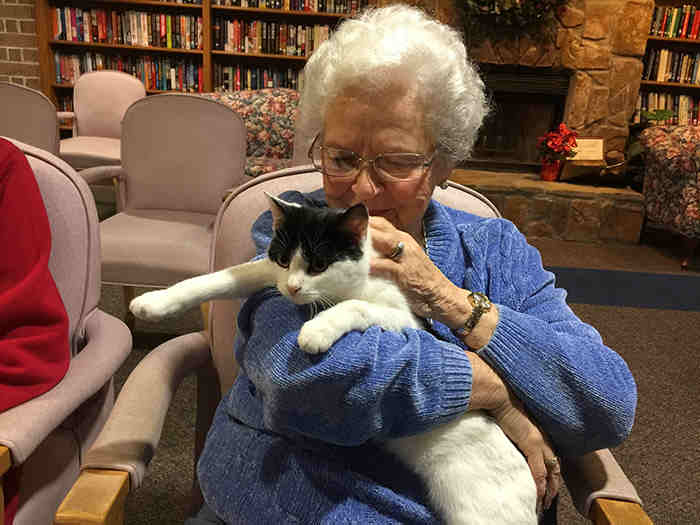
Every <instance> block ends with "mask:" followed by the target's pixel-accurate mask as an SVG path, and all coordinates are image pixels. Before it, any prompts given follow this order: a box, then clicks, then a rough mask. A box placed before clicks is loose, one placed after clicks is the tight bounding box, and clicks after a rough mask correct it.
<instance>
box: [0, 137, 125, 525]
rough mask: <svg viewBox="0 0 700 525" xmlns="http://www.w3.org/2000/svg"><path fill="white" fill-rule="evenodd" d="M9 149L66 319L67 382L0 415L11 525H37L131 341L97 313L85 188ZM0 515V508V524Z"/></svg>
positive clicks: (80, 453)
mask: <svg viewBox="0 0 700 525" xmlns="http://www.w3.org/2000/svg"><path fill="white" fill-rule="evenodd" d="M12 142H14V144H15V145H16V146H17V147H18V148H19V149H20V150H21V151H22V152H24V154H25V156H26V158H27V160H28V161H29V164H30V166H31V168H32V170H33V171H34V174H35V176H36V179H37V182H38V185H39V189H40V191H41V195H42V197H43V200H44V204H45V206H46V211H47V214H48V217H49V222H50V227H51V237H52V250H51V256H50V259H49V269H50V271H51V274H52V276H53V279H54V281H55V283H56V286H57V288H58V291H59V293H60V296H61V299H62V301H63V304H64V306H65V308H66V311H67V313H68V319H69V332H68V336H69V343H70V350H71V360H70V365H69V368H68V372H67V373H66V375H65V376H64V377H63V379H61V380H60V381H59V382H58V384H56V385H55V386H54V387H53V388H51V389H50V390H48V391H47V392H45V393H44V394H42V395H40V396H38V397H35V398H33V399H30V400H29V401H26V402H24V403H22V404H19V405H16V406H14V407H13V408H10V409H8V410H5V411H4V412H2V413H0V476H2V475H4V474H6V473H7V471H8V470H9V469H11V468H14V467H18V466H21V475H20V478H19V479H20V481H19V507H18V510H17V514H16V515H15V518H14V525H38V524H48V523H52V521H53V517H54V514H55V512H56V509H57V508H58V505H59V503H60V502H61V500H62V499H63V498H64V496H65V495H66V493H67V492H68V490H69V488H70V487H71V485H72V484H73V483H74V482H75V480H76V479H77V477H78V474H79V472H80V469H81V466H82V465H83V460H84V458H85V456H84V454H85V452H86V451H87V449H88V448H89V447H90V445H91V444H92V443H93V441H94V440H95V438H96V437H97V435H98V433H99V432H100V430H101V429H102V426H103V425H104V422H105V420H106V419H107V416H108V415H109V412H110V410H111V408H112V405H113V402H114V382H113V375H114V373H115V372H116V371H117V369H118V368H119V367H120V366H121V365H122V363H123V362H124V360H125V359H126V357H127V356H128V354H129V352H130V351H131V333H130V332H129V330H128V329H127V327H126V326H125V325H124V323H122V322H121V321H120V320H119V319H116V318H115V317H113V316H111V315H108V314H106V313H104V312H102V311H101V310H100V309H99V308H98V307H97V304H98V301H99V299H100V241H99V228H98V224H97V211H96V209H95V203H94V201H93V198H92V195H91V193H90V190H89V188H88V186H87V184H86V183H85V181H83V179H82V178H81V177H80V176H78V175H77V174H76V172H75V171H74V170H73V169H72V168H71V167H70V166H69V165H68V164H66V163H65V162H63V161H62V160H61V159H59V158H57V157H55V156H54V155H52V154H50V153H48V152H46V151H43V150H40V149H37V148H34V147H32V146H29V145H26V144H23V143H21V142H18V141H12ZM4 248H6V247H3V249H4ZM0 496H2V494H1V491H0ZM1 509H2V504H1V502H0V520H1V519H2V510H1Z"/></svg>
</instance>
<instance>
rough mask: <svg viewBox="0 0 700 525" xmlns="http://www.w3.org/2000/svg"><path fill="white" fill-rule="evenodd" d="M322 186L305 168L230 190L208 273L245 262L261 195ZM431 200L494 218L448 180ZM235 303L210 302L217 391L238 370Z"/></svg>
mask: <svg viewBox="0 0 700 525" xmlns="http://www.w3.org/2000/svg"><path fill="white" fill-rule="evenodd" d="M322 185H323V179H322V175H321V173H320V172H318V171H317V170H316V169H315V168H314V167H313V166H311V165H305V166H298V167H293V168H288V169H285V170H280V171H277V172H273V173H268V174H266V175H261V176H260V177H257V178H255V179H253V180H251V181H249V182H248V183H247V184H244V185H243V186H240V187H238V188H236V189H235V190H234V191H233V193H232V194H231V195H230V196H229V197H228V199H226V201H225V202H224V204H223V205H222V206H221V208H220V210H219V213H218V216H217V219H216V223H215V227H214V239H213V242H212V252H211V256H210V262H209V266H210V268H209V270H210V271H216V270H221V269H223V268H226V267H228V266H232V265H235V264H240V263H242V262H245V261H248V260H250V259H251V258H252V257H253V256H254V255H255V245H254V244H253V241H252V239H251V235H250V229H251V227H252V225H253V222H254V221H255V220H256V219H257V218H258V217H259V216H260V214H261V213H263V212H264V211H266V210H268V209H269V204H268V200H267V198H266V197H265V192H267V193H270V194H271V195H279V194H280V193H282V192H284V191H287V190H298V191H300V192H302V193H307V192H311V191H314V190H316V189H318V188H320V187H322ZM433 198H434V199H436V200H437V201H438V202H441V203H443V204H445V205H447V206H450V207H452V208H457V209H461V210H465V211H468V212H470V213H473V214H475V215H480V216H483V217H500V216H501V215H500V213H499V212H498V209H497V208H496V207H495V206H494V205H493V204H492V203H491V202H490V201H489V200H488V199H486V197H484V196H483V195H481V194H480V193H478V192H476V191H474V190H471V189H469V188H466V187H464V186H461V185H459V184H456V183H453V182H449V183H448V188H447V189H445V190H443V189H441V188H436V189H435V193H434V194H433ZM240 305H241V302H240V301H213V302H212V305H211V310H210V316H209V330H210V337H211V347H212V357H213V360H214V365H215V367H216V369H217V372H218V375H219V382H220V388H221V393H222V394H223V393H225V392H226V391H228V389H229V388H230V387H231V385H232V384H233V381H234V379H235V376H236V374H237V372H238V367H237V365H236V363H235V361H234V359H233V352H232V349H233V340H234V337H235V335H236V317H237V315H238V310H239V308H240Z"/></svg>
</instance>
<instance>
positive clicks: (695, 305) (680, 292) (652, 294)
mask: <svg viewBox="0 0 700 525" xmlns="http://www.w3.org/2000/svg"><path fill="white" fill-rule="evenodd" d="M547 270H549V271H551V272H552V273H554V275H555V276H556V286H557V287H559V288H564V289H565V290H566V291H567V292H568V297H567V302H569V303H581V304H597V305H602V306H627V307H633V308H654V309H659V310H684V311H700V274H698V273H688V274H664V273H645V272H629V271H623V270H598V269H590V268H564V267H557V266H551V267H547Z"/></svg>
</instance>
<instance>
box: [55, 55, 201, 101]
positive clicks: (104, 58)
mask: <svg viewBox="0 0 700 525" xmlns="http://www.w3.org/2000/svg"><path fill="white" fill-rule="evenodd" d="M54 62H55V67H56V82H57V83H73V82H75V81H76V80H77V78H78V77H79V76H80V75H81V74H83V73H88V72H90V71H99V70H102V69H114V70H117V71H124V72H126V73H129V74H130V75H133V76H135V77H136V78H138V79H140V80H141V82H143V84H144V86H146V89H152V90H163V91H170V90H174V91H185V92H201V91H202V90H203V88H204V79H203V76H202V75H203V69H202V64H201V61H200V62H197V61H194V60H191V59H185V58H181V57H170V56H148V55H145V56H135V55H105V54H102V53H90V52H86V53H82V54H68V53H61V52H55V53H54Z"/></svg>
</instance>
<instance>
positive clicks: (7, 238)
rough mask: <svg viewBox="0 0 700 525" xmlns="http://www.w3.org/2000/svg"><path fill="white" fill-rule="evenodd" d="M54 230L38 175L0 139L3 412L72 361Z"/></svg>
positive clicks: (41, 387) (0, 403)
mask: <svg viewBox="0 0 700 525" xmlns="http://www.w3.org/2000/svg"><path fill="white" fill-rule="evenodd" d="M50 252H51V230H50V227H49V220H48V217H47V215H46V208H45V207H44V202H43V200H42V198H41V194H40V193H39V187H38V185H37V182H36V180H35V178H34V173H33V172H32V169H31V168H30V166H29V163H28V162H27V160H26V158H25V157H24V155H23V154H22V152H21V151H20V150H19V149H17V148H16V147H15V146H14V145H13V144H11V143H10V142H8V141H6V140H3V139H0V412H3V411H5V410H7V409H8V408H11V407H13V406H16V405H18V404H20V403H23V402H25V401H27V400H29V399H31V398H33V397H36V396H38V395H40V394H43V393H44V392H46V391H47V390H49V389H50V388H52V387H53V386H54V385H55V384H56V383H58V382H59V381H60V380H61V378H62V377H63V376H64V375H65V373H66V371H67V370H68V364H69V362H70V349H69V345H68V315H67V314H66V309H65V307H64V306H63V302H62V300H61V297H60V295H59V293H58V290H57V288H56V284H55V283H54V280H53V277H52V276H51V273H50V272H49V267H48V262H49V255H50Z"/></svg>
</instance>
